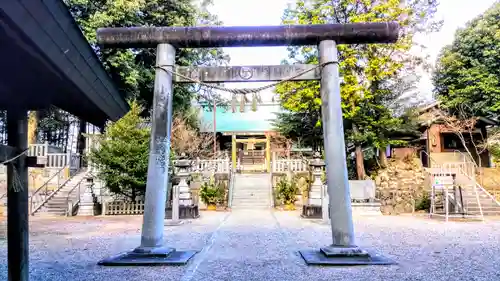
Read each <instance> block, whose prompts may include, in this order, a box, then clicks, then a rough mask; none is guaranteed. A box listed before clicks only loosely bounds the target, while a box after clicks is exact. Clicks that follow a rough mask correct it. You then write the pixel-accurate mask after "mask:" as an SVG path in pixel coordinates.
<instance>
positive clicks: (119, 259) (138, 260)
mask: <svg viewBox="0 0 500 281" xmlns="http://www.w3.org/2000/svg"><path fill="white" fill-rule="evenodd" d="M196 253H197V251H177V250H175V249H174V248H155V249H152V250H149V251H144V250H141V249H139V248H138V249H135V250H133V251H131V252H126V253H122V254H118V255H116V256H113V257H109V258H106V259H104V260H101V261H100V262H99V263H98V264H99V265H108V266H134V265H135V266H140V265H143V266H152V265H185V264H187V263H188V261H189V260H190V259H191V258H192V257H193V256H194V255H195V254H196Z"/></svg>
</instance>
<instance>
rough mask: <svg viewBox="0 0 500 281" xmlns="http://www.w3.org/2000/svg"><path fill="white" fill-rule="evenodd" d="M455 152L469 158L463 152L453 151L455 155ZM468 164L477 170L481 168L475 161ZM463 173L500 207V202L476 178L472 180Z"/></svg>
mask: <svg viewBox="0 0 500 281" xmlns="http://www.w3.org/2000/svg"><path fill="white" fill-rule="evenodd" d="M455 152H458V153H460V154H462V155H463V156H464V157H465V156H467V155H465V154H464V153H463V152H461V151H458V150H455V151H453V153H455ZM468 163H472V165H474V167H475V168H480V167H479V166H478V165H477V164H476V163H475V162H473V161H471V162H468ZM464 164H465V158H464ZM462 172H463V174H464V175H465V176H466V177H467V178H469V179H470V180H472V181H474V183H475V185H476V187H479V188H480V189H481V190H482V191H483V192H484V193H485V194H486V195H488V196H489V197H490V198H491V199H492V200H493V201H494V202H495V203H497V205H498V206H500V202H499V201H498V200H497V199H496V198H495V196H493V195H491V193H489V192H488V191H487V190H486V189H484V187H482V186H481V185H480V184H479V183H478V182H477V181H476V180H475V178H472V177H471V176H470V175H468V174H467V173H465V172H464V171H462ZM493 181H494V182H495V183H496V181H495V180H493Z"/></svg>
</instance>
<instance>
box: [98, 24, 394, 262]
mask: <svg viewBox="0 0 500 281" xmlns="http://www.w3.org/2000/svg"><path fill="white" fill-rule="evenodd" d="M398 33H399V26H398V24H397V23H394V22H390V23H385V22H382V23H354V24H323V25H288V26H285V25H283V26H256V27H133V28H102V29H99V30H98V31H97V40H98V43H99V44H101V45H102V46H103V47H105V48H146V47H157V58H156V64H157V69H156V79H155V87H154V99H153V106H154V107H153V121H152V132H151V134H152V137H151V150H150V155H149V166H148V179H147V187H146V198H145V208H144V221H143V227H142V239H141V245H140V246H139V247H138V248H136V249H135V250H133V251H131V252H128V253H125V254H122V255H118V256H115V257H112V258H109V259H105V260H103V261H101V262H100V264H103V265H124V264H125V265H134V264H135V265H139V264H176V265H178V264H185V263H187V261H188V260H189V259H190V258H191V257H192V256H193V255H194V254H195V253H196V252H195V251H186V252H182V251H176V250H175V249H173V248H169V247H163V229H164V218H165V201H166V186H167V182H168V180H169V179H168V165H169V162H168V159H169V155H170V130H171V126H172V95H173V92H172V91H173V87H172V82H173V77H172V74H173V71H174V64H175V49H176V48H213V47H239V46H283V45H289V46H291V45H294V46H301V45H318V47H319V61H320V65H321V67H322V69H321V74H320V77H321V99H322V102H323V103H322V108H321V111H322V121H323V133H324V143H325V152H326V175H327V182H328V194H329V200H330V202H329V211H330V218H331V220H330V221H331V230H332V244H331V245H330V246H327V247H324V248H321V249H320V250H305V251H300V253H301V255H302V257H303V258H304V260H305V261H306V263H307V264H321V265H357V264H365V265H366V264H392V263H393V262H392V261H390V260H388V259H386V258H384V257H382V256H379V255H372V254H369V253H368V252H366V251H364V250H362V249H360V248H359V247H357V246H356V243H355V239H354V228H353V223H352V211H351V200H350V192H349V182H348V178H347V164H346V152H345V143H344V129H343V122H342V108H341V99H340V81H339V66H338V55H337V44H370V43H393V42H395V41H396V40H397V39H398ZM214 71H215V72H217V71H219V72H220V70H214ZM262 77H264V76H262ZM269 77H270V76H269ZM303 78H304V77H303ZM309 78H311V79H314V75H312V76H311V75H310V77H309ZM309 78H307V79H309ZM273 79H274V78H273ZM304 79H306V78H304ZM222 80H224V79H222ZM257 80H259V79H257ZM177 81H179V80H177ZM216 81H221V80H220V79H215V78H214V77H211V78H210V79H209V78H207V79H206V80H205V82H216ZM224 81H225V80H224ZM259 81H261V80H259ZM179 82H181V81H179Z"/></svg>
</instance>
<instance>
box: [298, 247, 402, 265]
mask: <svg viewBox="0 0 500 281" xmlns="http://www.w3.org/2000/svg"><path fill="white" fill-rule="evenodd" d="M299 253H300V255H301V256H302V258H303V259H304V261H305V262H306V264H307V265H324V266H328V265H329V266H354V265H394V264H396V262H394V261H393V260H391V259H389V258H386V257H384V256H381V255H378V254H375V253H369V252H367V251H365V250H362V249H360V248H358V247H336V246H330V247H324V248H321V249H319V250H304V251H299Z"/></svg>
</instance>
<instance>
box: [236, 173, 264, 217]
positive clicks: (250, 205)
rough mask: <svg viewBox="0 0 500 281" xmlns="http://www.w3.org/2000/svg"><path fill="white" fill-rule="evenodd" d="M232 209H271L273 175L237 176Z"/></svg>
mask: <svg viewBox="0 0 500 281" xmlns="http://www.w3.org/2000/svg"><path fill="white" fill-rule="evenodd" d="M231 208H232V209H265V208H271V175H270V174H268V173H260V174H235V175H234V187H233V201H232V207H231Z"/></svg>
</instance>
